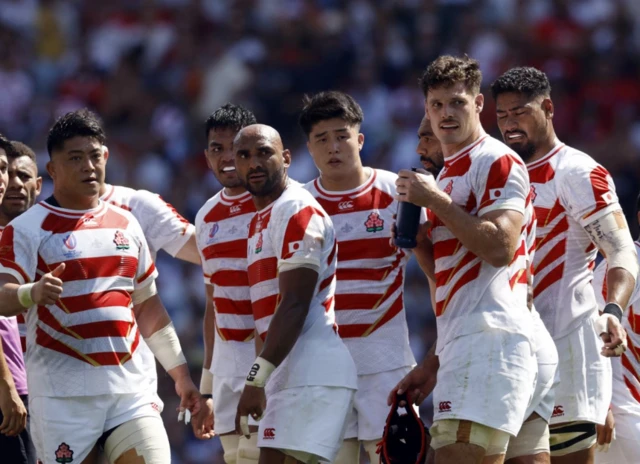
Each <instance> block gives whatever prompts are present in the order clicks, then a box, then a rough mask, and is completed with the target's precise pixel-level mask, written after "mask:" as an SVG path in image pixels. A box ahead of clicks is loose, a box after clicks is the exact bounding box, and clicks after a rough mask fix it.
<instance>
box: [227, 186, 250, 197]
mask: <svg viewBox="0 0 640 464" xmlns="http://www.w3.org/2000/svg"><path fill="white" fill-rule="evenodd" d="M246 191H247V189H245V188H244V187H225V188H224V194H225V195H226V196H228V197H237V196H239V195H242V194H243V193H245V192H246Z"/></svg>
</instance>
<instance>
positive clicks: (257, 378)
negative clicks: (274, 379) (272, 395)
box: [245, 356, 276, 388]
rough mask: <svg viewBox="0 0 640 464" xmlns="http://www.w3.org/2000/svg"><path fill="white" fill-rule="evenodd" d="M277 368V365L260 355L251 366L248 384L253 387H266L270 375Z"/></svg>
mask: <svg viewBox="0 0 640 464" xmlns="http://www.w3.org/2000/svg"><path fill="white" fill-rule="evenodd" d="M275 369H276V366H274V365H273V364H271V363H270V362H269V361H267V360H266V359H264V358H261V357H260V356H258V357H257V358H256V360H255V361H254V363H253V366H251V370H250V371H249V375H247V380H246V382H245V383H246V384H247V385H251V386H252V387H258V388H264V386H265V385H266V384H267V380H269V376H270V375H271V373H272V372H273V371H274V370H275Z"/></svg>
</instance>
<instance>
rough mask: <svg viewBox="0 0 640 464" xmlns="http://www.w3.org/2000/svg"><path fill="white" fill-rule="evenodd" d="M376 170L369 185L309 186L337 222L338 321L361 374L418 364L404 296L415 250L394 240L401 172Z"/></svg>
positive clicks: (366, 183) (318, 182) (335, 223)
mask: <svg viewBox="0 0 640 464" xmlns="http://www.w3.org/2000/svg"><path fill="white" fill-rule="evenodd" d="M370 171H371V175H370V176H369V179H368V180H367V181H366V182H365V183H364V184H362V185H361V186H360V187H358V188H355V189H353V190H349V191H343V192H330V191H327V190H325V189H323V188H322V185H321V184H320V179H319V178H318V179H315V180H314V181H311V182H309V183H308V184H306V185H305V188H306V189H307V190H309V191H310V192H311V194H312V195H313V196H314V197H315V199H316V200H317V201H318V203H320V205H321V206H322V207H323V208H324V210H325V211H326V212H327V213H329V215H330V216H331V221H332V222H333V224H334V227H335V233H336V238H337V240H338V271H337V279H338V281H337V285H336V300H335V309H336V320H337V322H338V326H339V334H340V336H341V337H342V339H343V340H344V343H345V344H346V345H347V348H349V351H350V352H351V356H353V360H354V361H355V363H356V366H357V368H358V374H360V375H365V374H373V373H377V372H384V371H388V370H393V369H398V368H400V367H404V366H412V365H414V364H415V359H414V357H413V353H412V351H411V347H410V346H409V330H408V328H407V320H406V315H405V310H404V300H403V294H404V277H405V266H406V264H407V261H408V260H409V256H410V253H409V252H407V251H405V250H403V249H402V248H397V247H394V246H392V245H391V243H390V237H391V234H390V230H391V225H392V224H393V222H394V218H393V215H394V214H396V211H397V209H398V202H397V201H396V200H395V199H394V195H395V191H396V185H395V182H396V179H397V178H398V176H397V175H396V174H394V173H391V172H388V171H383V170H380V169H370Z"/></svg>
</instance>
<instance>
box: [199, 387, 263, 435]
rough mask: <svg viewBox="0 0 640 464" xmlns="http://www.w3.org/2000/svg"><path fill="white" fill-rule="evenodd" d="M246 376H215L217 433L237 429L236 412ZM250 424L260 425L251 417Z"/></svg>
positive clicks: (214, 393) (214, 423) (214, 394)
mask: <svg viewBox="0 0 640 464" xmlns="http://www.w3.org/2000/svg"><path fill="white" fill-rule="evenodd" d="M245 380H246V377H239V376H235V377H221V376H217V375H214V376H213V391H212V392H211V394H212V397H213V429H214V432H215V433H216V434H217V435H222V434H224V433H229V432H233V431H235V429H236V412H237V411H238V403H239V402H240V395H242V390H243V389H244V386H245ZM249 425H258V423H257V422H256V421H254V420H253V419H252V418H251V417H249Z"/></svg>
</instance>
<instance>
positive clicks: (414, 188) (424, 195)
mask: <svg viewBox="0 0 640 464" xmlns="http://www.w3.org/2000/svg"><path fill="white" fill-rule="evenodd" d="M396 192H397V195H396V196H395V198H396V200H398V201H408V202H410V203H413V204H414V205H418V206H424V207H425V208H429V207H430V205H431V201H432V200H433V198H434V197H436V196H438V195H443V193H442V191H441V190H440V189H439V188H438V184H437V182H436V178H435V177H433V174H431V173H430V172H427V171H425V170H424V169H418V171H416V172H414V171H409V170H407V169H403V170H402V171H400V172H399V173H398V178H397V179H396Z"/></svg>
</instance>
